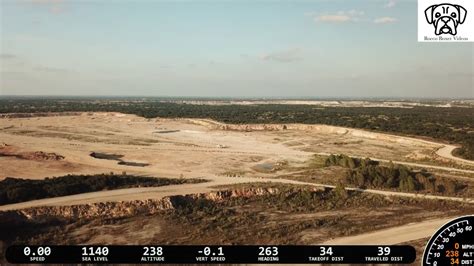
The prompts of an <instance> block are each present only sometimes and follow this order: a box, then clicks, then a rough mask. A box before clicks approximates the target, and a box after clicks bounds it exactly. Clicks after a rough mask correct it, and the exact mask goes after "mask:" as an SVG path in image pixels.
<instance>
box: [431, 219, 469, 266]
mask: <svg viewBox="0 0 474 266" xmlns="http://www.w3.org/2000/svg"><path fill="white" fill-rule="evenodd" d="M473 226H474V215H468V216H463V217H459V218H456V219H454V220H452V221H450V222H448V223H447V224H445V225H443V226H442V227H441V228H440V229H438V231H436V233H435V234H434V235H433V236H432V237H431V239H430V240H429V241H428V244H427V245H426V248H425V252H424V254H423V265H432V266H441V265H474V229H473Z"/></svg>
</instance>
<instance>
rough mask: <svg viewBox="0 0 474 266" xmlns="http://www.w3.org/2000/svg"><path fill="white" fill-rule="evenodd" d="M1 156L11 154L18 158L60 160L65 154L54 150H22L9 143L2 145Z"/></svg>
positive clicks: (0, 148) (0, 147)
mask: <svg viewBox="0 0 474 266" xmlns="http://www.w3.org/2000/svg"><path fill="white" fill-rule="evenodd" d="M0 156H11V157H16V158H18V159H24V160H34V161H60V160H63V159H64V156H62V155H59V154H56V153H54V152H43V151H35V152H21V151H18V149H17V148H15V147H13V146H10V145H8V144H5V145H3V146H2V145H0Z"/></svg>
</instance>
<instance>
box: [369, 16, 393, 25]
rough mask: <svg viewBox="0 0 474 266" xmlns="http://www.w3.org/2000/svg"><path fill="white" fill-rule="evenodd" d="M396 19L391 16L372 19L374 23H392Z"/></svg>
mask: <svg viewBox="0 0 474 266" xmlns="http://www.w3.org/2000/svg"><path fill="white" fill-rule="evenodd" d="M397 21H398V20H397V19H396V18H393V17H380V18H376V19H374V23H375V24H388V23H394V22H397Z"/></svg>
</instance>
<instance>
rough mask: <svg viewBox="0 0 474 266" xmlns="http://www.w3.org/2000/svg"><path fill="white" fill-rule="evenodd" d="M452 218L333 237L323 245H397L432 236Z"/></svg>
mask: <svg viewBox="0 0 474 266" xmlns="http://www.w3.org/2000/svg"><path fill="white" fill-rule="evenodd" d="M453 218H455V217H451V218H440V219H436V220H428V221H424V222H420V223H410V224H405V225H402V226H397V227H392V228H389V229H384V230H379V231H374V232H370V233H366V234H361V235H356V236H349V237H340V238H335V239H331V240H329V241H326V242H324V243H321V244H322V245H395V244H399V243H403V242H408V241H412V240H417V239H421V238H425V237H430V236H431V235H432V234H434V233H435V232H436V230H437V229H438V228H439V227H441V226H442V225H444V224H445V223H447V222H448V221H449V220H451V219H453Z"/></svg>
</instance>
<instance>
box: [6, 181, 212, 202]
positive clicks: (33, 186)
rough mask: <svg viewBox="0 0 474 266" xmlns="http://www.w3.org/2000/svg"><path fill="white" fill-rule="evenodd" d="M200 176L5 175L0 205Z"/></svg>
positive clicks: (165, 183) (155, 185)
mask: <svg viewBox="0 0 474 266" xmlns="http://www.w3.org/2000/svg"><path fill="white" fill-rule="evenodd" d="M204 181H205V180H203V179H172V178H162V177H159V178H158V177H144V176H133V175H127V174H126V173H125V174H122V175H116V174H113V173H111V174H98V175H66V176H60V177H53V178H46V179H43V180H32V179H22V178H12V177H7V178H5V179H4V180H2V181H0V205H4V204H11V203H17V202H24V201H29V200H35V199H42V198H51V197H59V196H67V195H73V194H80V193H87V192H93V191H101V190H112V189H119V188H130V187H159V186H166V185H172V184H184V183H197V182H204Z"/></svg>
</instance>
